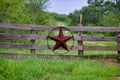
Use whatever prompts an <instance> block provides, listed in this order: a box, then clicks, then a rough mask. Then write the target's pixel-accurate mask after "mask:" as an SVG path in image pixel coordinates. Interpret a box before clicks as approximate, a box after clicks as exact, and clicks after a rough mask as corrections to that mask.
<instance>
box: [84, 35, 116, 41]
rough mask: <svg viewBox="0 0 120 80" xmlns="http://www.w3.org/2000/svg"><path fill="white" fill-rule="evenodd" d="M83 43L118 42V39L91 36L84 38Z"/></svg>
mask: <svg viewBox="0 0 120 80" xmlns="http://www.w3.org/2000/svg"><path fill="white" fill-rule="evenodd" d="M82 40H83V41H117V37H106V36H104V37H97V36H94V37H93V36H89V37H84V36H83V37H82Z"/></svg>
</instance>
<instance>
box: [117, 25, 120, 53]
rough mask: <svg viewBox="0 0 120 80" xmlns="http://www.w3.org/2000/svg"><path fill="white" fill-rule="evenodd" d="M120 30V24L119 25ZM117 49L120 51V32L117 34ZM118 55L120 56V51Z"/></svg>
mask: <svg viewBox="0 0 120 80" xmlns="http://www.w3.org/2000/svg"><path fill="white" fill-rule="evenodd" d="M119 28H120V24H119ZM117 47H118V49H120V32H118V33H117ZM118 55H120V50H118Z"/></svg>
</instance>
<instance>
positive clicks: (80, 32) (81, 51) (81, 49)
mask: <svg viewBox="0 0 120 80" xmlns="http://www.w3.org/2000/svg"><path fill="white" fill-rule="evenodd" d="M79 26H80V27H82V14H81V15H80V24H79ZM82 34H83V32H82V31H78V36H79V37H80V38H81V39H82ZM78 47H80V50H78V55H79V56H82V55H83V54H84V53H83V52H84V51H83V41H82V40H78ZM78 49H79V48H78Z"/></svg>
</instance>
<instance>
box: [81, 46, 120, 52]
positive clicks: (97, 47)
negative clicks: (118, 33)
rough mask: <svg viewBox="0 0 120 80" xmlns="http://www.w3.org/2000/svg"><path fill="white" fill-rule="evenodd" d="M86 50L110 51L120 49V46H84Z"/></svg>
mask: <svg viewBox="0 0 120 80" xmlns="http://www.w3.org/2000/svg"><path fill="white" fill-rule="evenodd" d="M83 49H84V50H106V51H107V50H109V51H117V50H120V48H118V47H112V46H83Z"/></svg>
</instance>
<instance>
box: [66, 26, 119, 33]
mask: <svg viewBox="0 0 120 80" xmlns="http://www.w3.org/2000/svg"><path fill="white" fill-rule="evenodd" d="M68 29H70V30H71V31H83V32H119V31H120V28H119V27H99V26H96V27H87V26H83V27H74V26H73V27H68Z"/></svg>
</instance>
